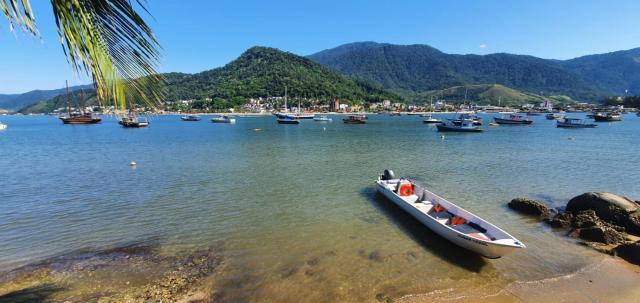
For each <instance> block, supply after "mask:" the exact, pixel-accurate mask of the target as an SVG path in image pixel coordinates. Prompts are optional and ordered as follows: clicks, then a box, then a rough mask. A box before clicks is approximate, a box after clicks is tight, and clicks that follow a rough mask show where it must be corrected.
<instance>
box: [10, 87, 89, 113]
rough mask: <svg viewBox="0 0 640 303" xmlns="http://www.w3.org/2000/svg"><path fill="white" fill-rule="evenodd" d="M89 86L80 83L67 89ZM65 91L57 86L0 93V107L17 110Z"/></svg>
mask: <svg viewBox="0 0 640 303" xmlns="http://www.w3.org/2000/svg"><path fill="white" fill-rule="evenodd" d="M90 88H91V86H90V85H80V86H73V87H69V90H70V91H75V90H79V89H90ZM65 91H66V89H65V88H59V89H52V90H32V91H30V92H26V93H23V94H0V108H2V109H7V110H11V111H17V110H19V109H21V108H23V107H26V106H29V105H31V104H36V103H38V102H43V101H47V100H49V99H51V98H53V97H55V96H57V95H60V94H63V93H64V92H65Z"/></svg>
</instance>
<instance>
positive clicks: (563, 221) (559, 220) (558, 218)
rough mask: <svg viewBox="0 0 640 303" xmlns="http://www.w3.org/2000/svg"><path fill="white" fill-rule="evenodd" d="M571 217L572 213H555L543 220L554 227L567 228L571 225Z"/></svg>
mask: <svg viewBox="0 0 640 303" xmlns="http://www.w3.org/2000/svg"><path fill="white" fill-rule="evenodd" d="M571 219H573V214H571V213H570V212H565V213H562V214H557V215H555V216H554V217H553V218H551V219H546V220H545V222H547V224H549V225H551V227H554V228H569V227H570V226H571Z"/></svg>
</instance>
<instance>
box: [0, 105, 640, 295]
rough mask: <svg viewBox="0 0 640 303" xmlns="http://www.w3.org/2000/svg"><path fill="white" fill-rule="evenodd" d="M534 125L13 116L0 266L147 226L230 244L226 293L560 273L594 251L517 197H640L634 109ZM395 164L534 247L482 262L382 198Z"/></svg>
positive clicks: (445, 287) (219, 277)
mask: <svg viewBox="0 0 640 303" xmlns="http://www.w3.org/2000/svg"><path fill="white" fill-rule="evenodd" d="M489 117H490V116H489V115H485V120H488V118H489ZM534 119H535V123H534V124H533V125H531V126H521V127H518V126H516V127H502V126H501V127H485V128H486V130H487V131H486V132H484V133H482V134H447V135H446V136H445V137H444V138H441V136H440V134H438V133H436V132H435V129H434V127H433V126H429V125H424V124H422V122H421V120H420V117H416V116H403V117H388V116H371V117H370V119H369V123H368V124H367V125H344V124H342V123H339V122H338V121H340V119H335V117H334V122H333V123H316V122H313V121H303V122H302V123H301V124H300V125H298V126H295V125H278V124H276V123H275V121H274V119H273V117H258V118H238V120H237V123H236V124H235V125H222V124H212V123H207V122H206V120H207V119H203V121H201V122H196V123H186V122H185V123H183V122H181V121H179V118H178V117H175V116H163V117H155V118H153V119H152V121H151V126H150V127H149V128H148V129H122V128H120V127H118V126H117V124H116V121H115V120H112V119H106V120H105V122H104V123H102V124H100V125H94V126H68V125H66V126H65V125H62V124H61V123H60V122H59V121H58V120H57V119H56V118H55V117H6V118H3V122H5V123H7V124H9V125H10V127H9V129H8V130H7V131H5V132H3V133H2V134H0V146H1V148H0V180H3V185H2V188H1V189H0V191H2V192H1V193H2V195H1V196H2V197H3V199H2V203H0V215H1V219H0V243H3V245H2V246H0V270H4V271H6V270H10V269H12V268H16V267H18V266H21V265H25V264H29V263H33V262H35V261H38V260H42V259H44V258H47V257H51V256H55V255H59V254H64V253H68V252H70V251H76V250H78V249H86V248H101V247H109V246H112V245H114V244H115V243H126V242H127V241H134V240H136V239H146V238H148V237H150V236H151V237H158V238H159V239H161V243H160V246H159V247H158V253H160V254H168V255H170V254H180V253H188V252H194V251H198V250H202V249H208V248H210V247H212V246H214V245H218V244H216V243H222V244H220V245H221V247H220V250H222V251H224V262H222V264H221V265H220V266H219V267H218V269H217V270H216V273H215V275H214V277H212V278H211V280H210V281H208V282H207V283H208V285H209V286H210V289H211V294H210V295H211V296H213V297H215V298H218V299H219V300H222V301H258V300H259V301H273V302H287V301H294V300H295V301H296V302H297V301H299V298H300V297H304V298H306V299H308V300H309V301H362V300H367V301H371V300H379V301H384V300H386V299H387V298H397V297H400V296H403V295H407V294H413V293H426V292H430V291H454V292H476V293H478V292H479V293H492V292H494V291H496V290H498V289H500V288H501V287H502V286H504V285H505V284H507V283H509V282H510V281H515V280H536V279H542V278H546V277H551V276H558V275H562V274H566V273H568V272H572V271H574V270H576V269H578V268H580V267H582V266H584V265H585V264H588V263H590V262H591V261H593V260H594V259H597V258H599V256H598V255H597V254H596V253H594V252H592V251H590V250H588V249H586V248H583V247H580V246H578V245H575V243H573V242H572V240H569V239H567V238H566V237H563V235H562V234H560V235H557V234H554V232H552V231H550V230H549V229H548V228H547V227H546V226H545V225H543V224H541V223H538V222H536V221H535V220H532V219H531V218H526V217H522V216H520V215H518V214H515V213H513V212H510V211H509V210H508V209H507V208H506V207H505V204H506V202H508V201H509V200H510V199H511V198H514V197H516V196H530V197H533V198H538V199H542V200H544V201H545V202H547V203H549V204H550V205H553V206H561V205H563V204H565V203H566V201H567V200H568V199H570V198H571V197H572V196H575V195H577V194H580V193H582V192H585V191H591V190H604V191H612V192H616V193H620V194H624V195H628V196H631V197H636V198H637V197H640V191H639V189H638V188H637V183H638V181H640V171H638V170H636V169H632V165H630V163H631V161H633V159H636V158H637V148H636V146H635V142H638V140H639V139H640V131H638V129H639V128H640V118H637V117H635V116H631V115H627V116H625V121H624V122H622V123H612V124H601V125H600V127H598V128H596V129H584V130H566V129H556V128H555V125H554V123H555V122H553V121H546V120H544V117H534ZM486 122H488V121H485V123H486ZM255 129H261V131H255ZM568 138H572V140H569V139H568ZM131 161H136V162H137V166H136V167H135V169H132V168H131V167H130V166H129V163H130V162H131ZM385 168H392V169H393V170H394V171H395V172H396V174H398V175H408V176H413V177H414V178H415V179H417V180H418V181H419V182H421V183H422V184H424V185H425V186H427V187H429V188H430V189H432V190H433V191H434V192H436V193H438V194H440V195H442V196H443V197H445V198H447V199H448V200H450V201H452V202H454V203H456V204H458V205H460V206H462V207H464V208H466V209H469V210H470V211H472V212H474V213H477V214H478V215H480V216H481V217H482V218H484V219H486V220H488V221H491V222H493V223H495V224H496V225H498V226H500V227H502V228H503V229H505V230H506V231H508V232H509V233H511V234H512V235H514V236H515V237H517V238H518V239H520V240H521V241H523V242H524V243H525V244H526V245H527V249H526V250H523V251H521V252H517V253H514V254H512V255H508V256H506V257H504V258H502V259H499V260H485V259H483V258H480V257H478V256H477V255H473V254H470V253H468V252H466V251H464V250H461V249H460V248H458V247H456V246H453V245H452V244H450V243H449V242H447V241H445V240H444V239H442V238H440V237H438V236H437V235H435V234H433V233H432V232H431V231H430V230H428V229H426V228H425V227H423V226H422V225H420V224H419V223H418V222H417V221H415V220H414V219H413V218H411V217H410V216H408V215H406V214H404V213H403V212H402V211H401V210H400V209H398V208H396V207H395V206H392V205H391V204H390V203H388V201H385V199H384V198H383V197H381V196H378V195H377V194H376V193H375V191H374V188H373V187H372V185H373V181H374V180H375V178H376V177H377V175H378V174H379V173H380V172H381V171H382V170H383V169H385ZM621 173H624V176H625V177H624V178H621V177H620V176H621Z"/></svg>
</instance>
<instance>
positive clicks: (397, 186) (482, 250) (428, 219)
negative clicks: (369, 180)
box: [376, 170, 526, 259]
mask: <svg viewBox="0 0 640 303" xmlns="http://www.w3.org/2000/svg"><path fill="white" fill-rule="evenodd" d="M376 185H377V189H378V192H380V193H382V194H383V195H384V196H385V197H387V198H388V199H389V200H391V201H392V202H393V203H395V204H396V205H397V206H399V207H400V208H402V209H403V210H404V211H406V212H407V213H409V214H410V215H411V216H413V217H414V218H416V219H417V220H418V221H420V222H421V223H422V224H424V225H425V226H426V227H428V228H429V229H431V230H432V231H433V232H435V233H436V234H438V235H440V236H442V237H443V238H445V239H447V240H449V241H451V242H453V243H454V244H456V245H458V246H461V247H463V248H466V249H468V250H470V251H473V252H476V253H478V254H480V255H482V256H485V257H487V258H492V259H495V258H500V257H502V256H504V255H506V254H508V253H511V252H513V251H514V250H517V249H521V248H525V247H526V246H525V245H524V244H522V243H521V242H520V241H518V239H516V238H515V237H513V236H511V235H510V234H508V233H507V232H505V231H503V230H502V229H500V228H498V227H496V226H495V225H493V224H491V223H489V222H487V221H485V220H483V219H482V218H480V217H478V216H476V215H474V214H472V213H470V212H468V211H466V210H464V209H463V208H461V207H459V206H457V205H455V204H453V203H451V202H449V201H447V200H445V199H444V198H441V197H439V196H438V195H436V194H434V193H432V192H430V191H429V190H427V189H425V188H423V187H421V186H420V185H418V184H417V183H416V182H415V181H413V180H411V179H406V178H399V179H398V178H396V177H395V176H394V175H393V172H392V171H390V170H385V171H384V174H382V175H381V176H380V178H378V180H377V181H376Z"/></svg>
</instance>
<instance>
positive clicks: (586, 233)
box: [579, 226, 624, 244]
mask: <svg viewBox="0 0 640 303" xmlns="http://www.w3.org/2000/svg"><path fill="white" fill-rule="evenodd" d="M579 237H580V238H581V239H583V240H587V241H592V242H600V243H604V244H617V243H622V242H624V236H623V235H622V234H621V233H619V232H617V231H616V230H614V229H613V228H609V227H604V226H592V227H587V228H582V229H580V232H579Z"/></svg>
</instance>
